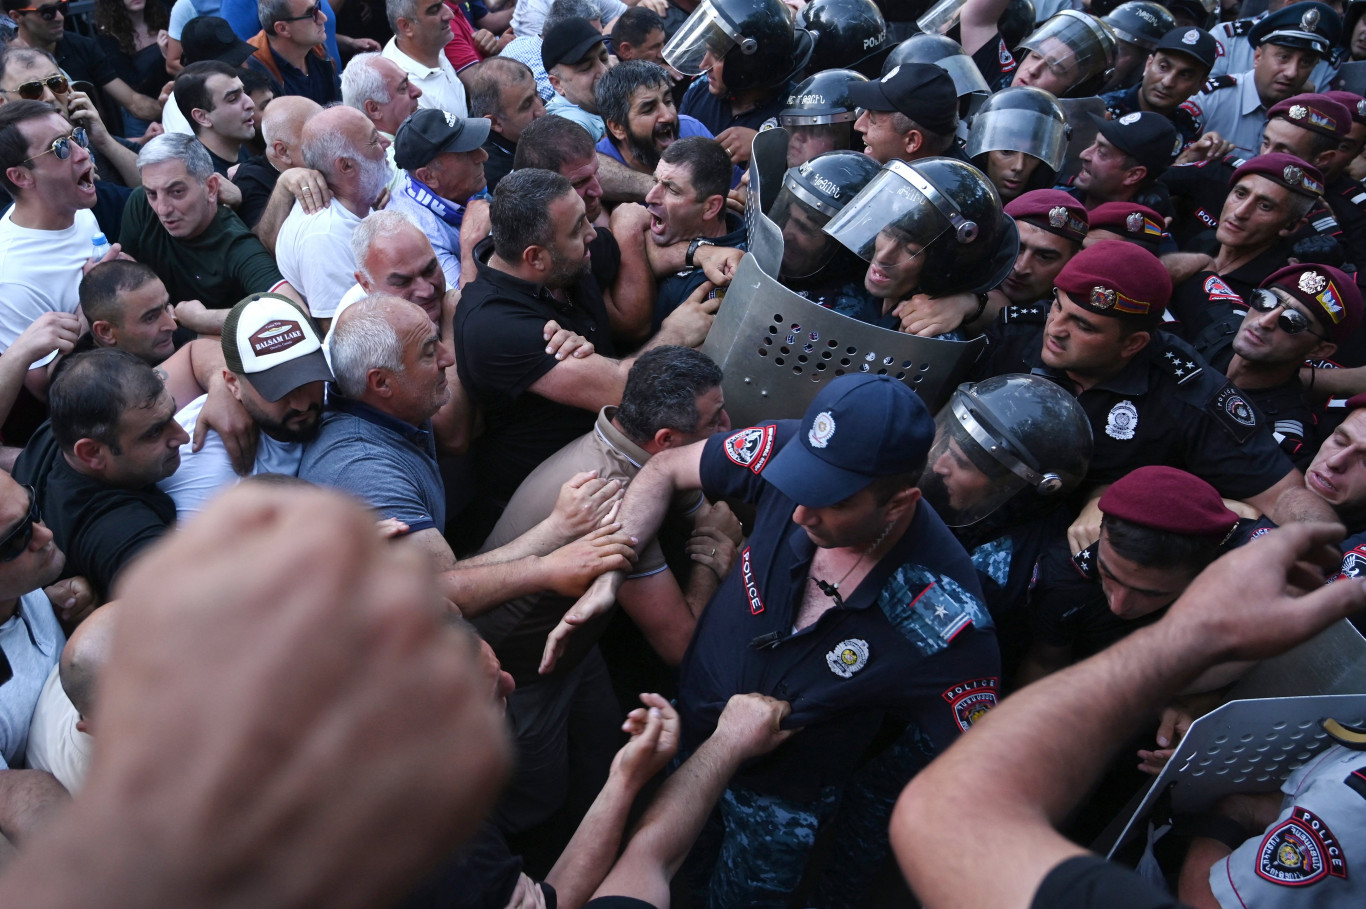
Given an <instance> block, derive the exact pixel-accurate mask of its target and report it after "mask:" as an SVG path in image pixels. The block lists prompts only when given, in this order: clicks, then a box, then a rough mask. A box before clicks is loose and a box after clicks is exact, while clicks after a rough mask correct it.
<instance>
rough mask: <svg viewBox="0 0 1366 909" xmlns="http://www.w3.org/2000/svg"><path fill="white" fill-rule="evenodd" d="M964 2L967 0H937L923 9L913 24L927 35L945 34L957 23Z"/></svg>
mask: <svg viewBox="0 0 1366 909" xmlns="http://www.w3.org/2000/svg"><path fill="white" fill-rule="evenodd" d="M966 2H967V0H939V2H938V3H936V4H935V5H934V6H931V7H930V8H929V9H927V10H925V13H924V15H922V16H921V17H920V18H919V19H917V20H915V24H916V25H918V26H920V30H921V31H922V32H925V33H926V34H928V35H947V34H948V33H949V29H951V28H953V27H954V26H955V25H957V24H958V19H959V17H960V16H961V15H962V12H963V5H964V4H965V3H966Z"/></svg>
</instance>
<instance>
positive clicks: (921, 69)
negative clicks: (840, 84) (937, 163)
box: [849, 63, 960, 164]
mask: <svg viewBox="0 0 1366 909" xmlns="http://www.w3.org/2000/svg"><path fill="white" fill-rule="evenodd" d="M849 97H850V98H851V99H852V100H853V102H854V104H856V105H858V106H859V107H861V108H863V113H862V114H861V115H860V116H859V118H858V119H857V120H856V121H854V129H855V130H856V131H857V132H858V133H859V135H860V136H862V137H863V144H864V145H865V146H867V149H868V154H869V155H871V156H872V157H873V158H875V159H876V160H877V162H878V163H879V164H886V163H887V162H888V161H915V160H917V159H920V158H928V157H933V156H939V155H951V156H954V157H957V156H958V155H959V154H960V153H959V152H958V149H957V145H956V143H955V141H954V134H955V133H956V132H957V130H958V92H957V89H956V88H955V87H954V84H953V78H952V77H951V76H949V74H948V72H946V71H945V70H944V69H943V68H941V67H938V66H935V65H934V64H933V63H906V64H903V65H901V66H894V67H892V68H891V69H890V70H888V71H887V73H886V74H885V75H883V76H881V77H879V78H878V79H877V81H875V82H863V83H856V84H854V85H851V86H850V87H849Z"/></svg>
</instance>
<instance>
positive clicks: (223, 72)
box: [175, 60, 237, 132]
mask: <svg viewBox="0 0 1366 909" xmlns="http://www.w3.org/2000/svg"><path fill="white" fill-rule="evenodd" d="M210 76H227V77H229V78H237V70H235V69H234V68H232V67H231V66H229V65H228V64H226V63H224V62H223V61H222V60H200V61H199V62H198V63H191V64H190V65H189V66H187V67H185V68H184V69H182V70H181V71H180V75H178V76H176V77H175V103H176V106H177V107H179V108H180V112H181V114H183V115H184V116H185V119H186V120H187V121H189V124H190V128H191V129H193V130H195V131H196V132H198V131H199V124H198V123H196V122H195V119H194V112H195V111H196V110H206V111H211V110H213V108H214V101H213V94H212V93H211V92H210V91H209V86H208V83H209V77H210Z"/></svg>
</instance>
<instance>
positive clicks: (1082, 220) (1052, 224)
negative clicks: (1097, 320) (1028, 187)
mask: <svg viewBox="0 0 1366 909" xmlns="http://www.w3.org/2000/svg"><path fill="white" fill-rule="evenodd" d="M1006 214H1008V215H1010V216H1011V217H1012V218H1014V219H1015V224H1016V226H1017V227H1018V229H1019V231H1020V253H1019V255H1018V256H1017V257H1016V259H1015V265H1014V266H1013V267H1012V268H1011V270H1010V275H1009V276H1008V277H1007V278H1006V279H1005V280H1004V281H1003V282H1001V286H1000V287H999V288H998V289H996V290H994V291H992V294H991V295H992V297H993V298H995V297H997V296H998V295H999V296H1001V297H1003V298H1004V299H1005V301H1006V302H1008V303H1009V304H1010V305H1009V308H1008V309H1007V310H1006V314H1005V315H1004V316H1003V317H1002V318H1003V319H1005V320H1006V321H1010V320H1012V319H1015V318H1019V317H1021V316H1038V315H1043V314H1046V313H1047V312H1048V303H1049V301H1050V300H1051V299H1052V296H1053V282H1054V280H1055V279H1056V278H1057V277H1058V272H1060V271H1062V268H1063V266H1064V265H1066V264H1067V263H1068V262H1069V261H1070V260H1071V259H1072V257H1073V256H1075V255H1076V254H1077V253H1079V252H1081V248H1082V244H1083V243H1084V242H1085V240H1086V236H1087V232H1088V230H1089V223H1090V218H1089V217H1088V212H1087V211H1086V207H1085V206H1084V205H1082V204H1081V202H1080V201H1078V200H1077V198H1076V197H1075V196H1072V195H1069V194H1067V193H1065V192H1063V191H1062V190H1059V189H1036V190H1033V191H1031V192H1027V193H1025V194H1024V195H1022V196H1020V197H1019V198H1018V199H1015V200H1014V201H1013V202H1011V203H1010V204H1009V205H1007V206H1006ZM1040 303H1042V308H1038V304H1040ZM997 309H998V310H999V307H997Z"/></svg>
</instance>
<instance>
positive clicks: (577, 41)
mask: <svg viewBox="0 0 1366 909" xmlns="http://www.w3.org/2000/svg"><path fill="white" fill-rule="evenodd" d="M606 41H607V36H606V35H604V34H603V33H602V32H601V31H599V30H598V29H596V28H594V27H593V23H591V22H589V21H588V20H587V19H580V18H573V19H565V20H563V21H561V22H557V23H556V24H555V26H554V27H553V28H551V29H550V30H549V31H547V32H546V33H545V34H543V35H542V36H541V64H542V65H543V66H544V67H545V68H546V72H549V71H550V68H551V67H552V66H558V65H559V64H561V63H578V62H579V61H580V60H582V59H583V58H584V57H586V56H588V52H589V51H590V50H592V49H593V47H594V46H595V45H598V44H603V43H606Z"/></svg>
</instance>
